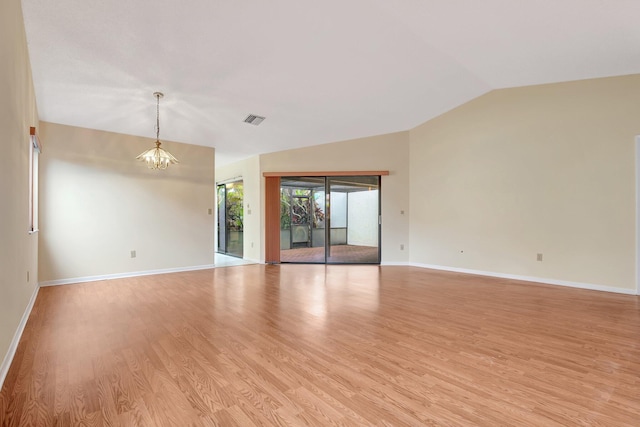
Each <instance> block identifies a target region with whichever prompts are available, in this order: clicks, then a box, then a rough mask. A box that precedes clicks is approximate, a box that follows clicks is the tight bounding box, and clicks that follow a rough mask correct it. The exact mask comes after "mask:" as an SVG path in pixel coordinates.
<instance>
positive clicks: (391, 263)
mask: <svg viewBox="0 0 640 427" xmlns="http://www.w3.org/2000/svg"><path fill="white" fill-rule="evenodd" d="M380 265H381V266H383V267H385V266H389V267H391V266H400V267H408V266H410V265H411V264H410V263H409V262H398V261H382V262H381V263H380Z"/></svg>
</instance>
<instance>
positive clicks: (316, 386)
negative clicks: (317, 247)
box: [0, 265, 640, 427]
mask: <svg viewBox="0 0 640 427" xmlns="http://www.w3.org/2000/svg"><path fill="white" fill-rule="evenodd" d="M0 421H1V422H0V424H1V425H3V426H28V425H33V426H49V425H51V426H53V425H56V426H65V425H86V426H93V425H96V426H100V425H105V426H106V425H112V426H118V425H122V426H129V425H131V426H134V425H140V426H192V425H193V426H214V425H220V426H235V425H237V426H243V427H246V426H253V425H258V426H270V425H290V426H304V425H313V426H325V425H341V426H367V425H377V426H383V425H384V426H405V425H411V426H423V425H426V426H439V425H442V426H445V425H447V426H452V425H455V426H492V427H493V426H573V425H576V426H577V425H580V426H607V427H615V426H639V425H640V298H638V297H635V296H626V295H619V294H612V293H604V292H595V291H585V290H577V289H570V288H562V287H553V286H544V285H535V284H531V283H522V282H515V281H510V280H501V279H493V278H486V277H479V276H471V275H463V274H455V273H446V272H438V271H430V270H424V269H418V268H410V267H378V266H323V265H282V266H264V265H250V266H241V267H228V268H217V269H213V270H203V271H195V272H188V273H175V274H166V275H157V276H146V277H139V278H128V279H121V280H110V281H103V282H94V283H86V284H75V285H68V286H58V287H49V288H43V289H41V290H40V294H39V296H38V299H37V301H36V304H35V306H34V309H33V312H32V314H31V318H30V320H29V322H28V324H27V326H26V329H25V332H24V335H23V337H22V340H21V342H20V345H19V348H18V352H17V354H16V357H15V359H14V361H13V364H12V366H11V369H10V371H9V374H8V377H7V379H6V381H5V384H4V387H3V389H2V391H1V392H0Z"/></svg>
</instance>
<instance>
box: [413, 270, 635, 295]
mask: <svg viewBox="0 0 640 427" xmlns="http://www.w3.org/2000/svg"><path fill="white" fill-rule="evenodd" d="M409 265H411V266H412V267H419V268H430V269H433V270H444V271H452V272H456V273H467V274H475V275H478V276H489V277H499V278H501V279H512V280H522V281H524V282H536V283H543V284H546V285H558V286H568V287H570V288H580V289H588V290H592V291H603V292H615V293H618V294H627V295H635V294H636V291H635V289H626V288H614V287H612V286H605V285H595V284H592V283H580V282H570V281H567V280H556V279H545V278H543V277H533V276H519V275H517V274H505V273H495V272H492V271H482V270H470V269H467V268H457V267H447V266H442V265H433V264H420V263H413V262H412V263H410V264H409Z"/></svg>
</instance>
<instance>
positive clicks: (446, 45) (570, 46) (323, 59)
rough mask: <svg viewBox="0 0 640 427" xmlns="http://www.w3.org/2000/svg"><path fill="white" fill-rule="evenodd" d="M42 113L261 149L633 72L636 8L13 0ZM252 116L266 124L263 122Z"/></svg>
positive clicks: (586, 1)
mask: <svg viewBox="0 0 640 427" xmlns="http://www.w3.org/2000/svg"><path fill="white" fill-rule="evenodd" d="M22 4H23V9H24V16H25V25H26V31H27V39H28V42H29V52H30V55H31V64H32V68H33V76H34V84H35V89H36V97H37V102H38V110H39V114H40V119H41V120H45V121H49V122H54V123H62V124H68V125H74V126H80V127H87V128H93V129H100V130H107V131H113V132H120V133H125V134H131V135H140V136H147V137H154V136H155V131H154V125H155V98H154V97H153V92H155V91H162V92H164V93H165V95H166V96H165V98H164V99H163V100H162V101H161V103H160V125H161V134H160V139H161V140H173V141H180V142H186V143H191V144H197V145H206V146H212V147H215V148H216V157H217V164H218V165H223V164H226V163H229V162H232V161H235V160H239V159H242V158H246V157H249V156H252V155H255V154H258V153H265V152H271V151H278V150H283V149H288V148H293V147H300V146H306V145H315V144H321V143H326V142H333V141H339V140H344V139H350V138H357V137H363V136H370V135H376V134H383V133H389V132H395V131H402V130H407V129H410V128H412V127H414V126H416V125H418V124H420V123H423V122H425V121H426V120H428V119H430V118H433V117H435V116H437V115H439V114H442V113H443V112H445V111H447V110H450V109H451V108H453V107H456V106H457V105H460V104H462V103H464V102H466V101H468V100H470V99H472V98H475V97H477V96H479V95H481V94H483V93H486V92H487V91H490V90H492V89H496V88H504V87H512V86H523V85H531V84H540V83H549V82H558V81H567V80H578V79H584V78H592V77H603V76H613V75H623V74H635V73H639V72H640V24H639V23H638V17H639V16H640V0H537V1H524V0H484V1H478V0H395V1H388V0H323V1H308V0H270V1H264V0H243V1H232V0H228V1H221V0H129V1H124V0H120V1H116V0H56V1H50V0H22ZM248 114H257V115H262V116H266V117H267V119H266V120H265V121H264V122H263V123H262V124H261V125H260V126H257V127H256V126H252V125H248V124H246V123H243V120H244V118H245V117H246V116H247V115H248Z"/></svg>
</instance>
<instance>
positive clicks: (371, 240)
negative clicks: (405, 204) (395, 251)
mask: <svg viewBox="0 0 640 427" xmlns="http://www.w3.org/2000/svg"><path fill="white" fill-rule="evenodd" d="M328 182H329V190H330V202H329V214H330V219H329V224H330V225H331V229H330V230H329V250H328V258H327V262H329V263H357V264H361V263H371V264H378V263H379V262H380V249H379V246H380V225H379V221H378V218H379V215H380V177H378V176H342V177H329V178H328Z"/></svg>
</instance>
